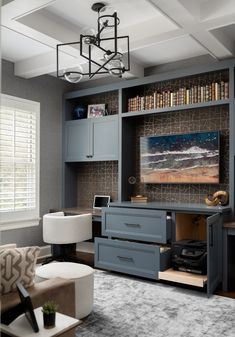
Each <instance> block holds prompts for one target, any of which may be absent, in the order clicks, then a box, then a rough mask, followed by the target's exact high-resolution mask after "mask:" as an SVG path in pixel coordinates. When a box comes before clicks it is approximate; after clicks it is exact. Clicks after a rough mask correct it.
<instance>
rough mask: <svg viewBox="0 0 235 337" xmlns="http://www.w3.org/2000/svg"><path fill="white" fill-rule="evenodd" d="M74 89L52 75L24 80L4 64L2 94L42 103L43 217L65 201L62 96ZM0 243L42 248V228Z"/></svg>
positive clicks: (8, 234) (10, 234)
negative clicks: (63, 191) (63, 195)
mask: <svg viewBox="0 0 235 337" xmlns="http://www.w3.org/2000/svg"><path fill="white" fill-rule="evenodd" d="M71 90H73V86H71V85H70V84H68V83H67V82H65V81H62V80H58V79H56V78H53V77H51V76H39V77H37V78H33V79H23V78H20V77H16V76H14V64H13V63H11V62H7V61H4V60H3V61H2V93H4V94H7V95H12V96H17V97H21V98H24V99H29V100H33V101H37V102H40V107H41V109H40V110H41V113H40V216H42V215H43V214H45V213H48V211H49V209H50V208H59V207H60V206H61V199H62V185H61V181H62V165H61V163H62V135H61V133H62V95H63V93H64V92H67V91H71ZM1 242H2V243H8V242H15V243H17V244H18V246H26V245H33V244H38V245H42V244H43V241H42V227H41V225H39V226H37V227H30V228H23V229H17V230H9V231H3V232H1Z"/></svg>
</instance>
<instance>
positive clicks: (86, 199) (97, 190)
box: [76, 161, 118, 207]
mask: <svg viewBox="0 0 235 337" xmlns="http://www.w3.org/2000/svg"><path fill="white" fill-rule="evenodd" d="M76 169H77V188H78V194H77V195H78V197H77V205H78V206H80V207H92V202H93V197H94V195H95V194H101V195H110V196H111V199H112V201H116V200H117V198H118V162H117V161H101V162H91V163H78V164H77V166H76Z"/></svg>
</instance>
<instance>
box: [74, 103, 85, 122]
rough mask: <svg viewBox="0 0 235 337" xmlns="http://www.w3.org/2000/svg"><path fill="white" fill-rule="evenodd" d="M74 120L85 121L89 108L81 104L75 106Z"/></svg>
mask: <svg viewBox="0 0 235 337" xmlns="http://www.w3.org/2000/svg"><path fill="white" fill-rule="evenodd" d="M72 117H73V119H83V118H86V117H87V106H86V105H84V104H80V105H77V106H75V108H74V109H73V112H72Z"/></svg>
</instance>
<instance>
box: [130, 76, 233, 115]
mask: <svg viewBox="0 0 235 337" xmlns="http://www.w3.org/2000/svg"><path fill="white" fill-rule="evenodd" d="M228 98H229V83H228V82H225V81H221V82H219V83H218V82H213V83H210V84H208V85H204V86H201V85H194V86H192V87H190V88H186V87H182V88H180V89H178V90H177V91H172V90H163V91H155V92H154V93H153V94H152V95H145V96H139V95H137V96H136V97H133V98H129V99H128V111H141V110H151V109H157V108H165V107H173V106H177V105H183V104H193V103H200V102H208V101H217V100H223V99H228Z"/></svg>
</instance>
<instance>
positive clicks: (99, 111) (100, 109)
mask: <svg viewBox="0 0 235 337" xmlns="http://www.w3.org/2000/svg"><path fill="white" fill-rule="evenodd" d="M105 114H106V110H105V104H92V105H88V110H87V118H94V117H102V116H105Z"/></svg>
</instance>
